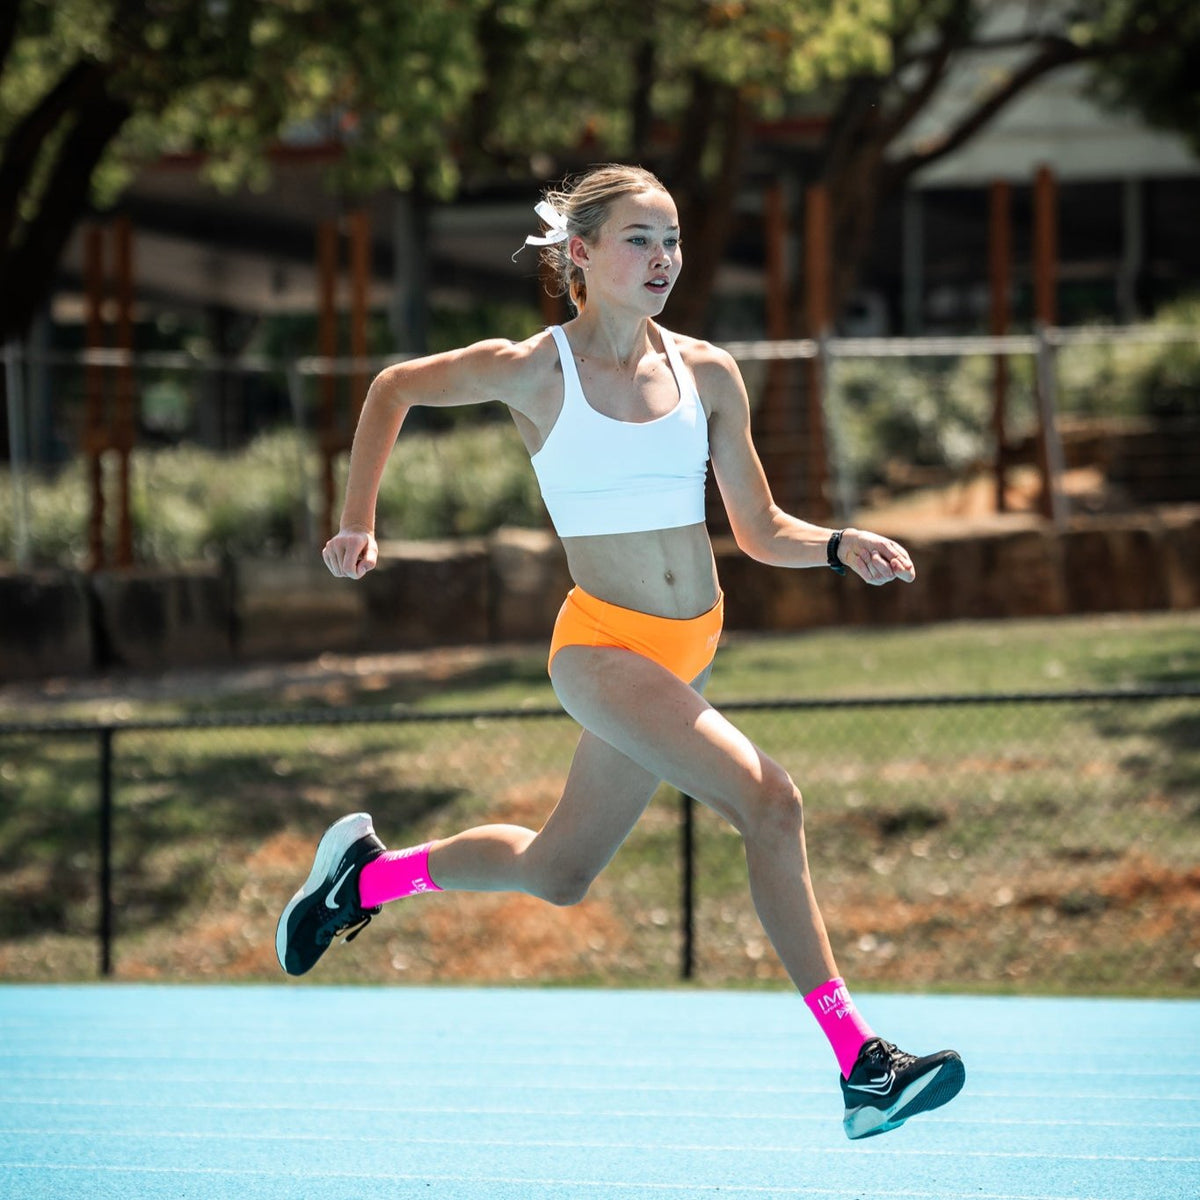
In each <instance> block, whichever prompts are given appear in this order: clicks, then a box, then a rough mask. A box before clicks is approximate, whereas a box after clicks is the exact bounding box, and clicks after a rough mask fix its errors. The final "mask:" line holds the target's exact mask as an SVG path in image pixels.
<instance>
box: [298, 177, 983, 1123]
mask: <svg viewBox="0 0 1200 1200" xmlns="http://www.w3.org/2000/svg"><path fill="white" fill-rule="evenodd" d="M536 211H537V212H538V215H539V216H541V217H542V219H543V221H544V223H545V225H546V229H545V230H544V232H543V233H542V235H540V236H536V237H531V238H529V239H527V241H528V242H529V243H532V244H535V245H539V246H543V247H544V250H543V253H544V254H545V255H546V256H547V257H548V258H549V260H550V261H551V263H552V265H553V266H554V268H555V270H556V272H557V273H558V277H559V279H560V280H561V282H562V284H563V285H564V288H565V290H566V291H567V292H568V293H569V296H570V299H571V302H572V306H573V308H574V310H575V314H576V315H575V317H574V319H572V320H570V321H568V322H567V323H566V324H565V325H563V326H561V327H558V326H555V327H553V328H551V329H549V330H546V331H545V332H542V333H539V334H536V335H535V336H533V337H531V338H529V339H528V340H526V341H523V342H518V343H513V342H509V341H505V340H501V339H495V340H490V341H482V342H478V343H476V344H475V345H472V346H467V347H465V348H463V349H459V350H454V351H451V352H448V353H445V354H436V355H432V356H430V357H427V358H423V359H418V360H415V361H410V362H404V363H400V364H398V365H396V366H391V367H388V368H387V369H385V370H384V371H382V372H381V373H380V374H379V375H378V376H377V377H376V379H375V380H374V381H373V382H372V384H371V387H370V389H369V391H368V393H367V397H366V401H365V403H364V406H363V410H362V415H361V418H360V421H359V425H358V429H357V431H356V433H355V437H354V445H353V449H352V451H351V456H350V472H349V478H348V481H347V486H346V497H345V505H344V508H343V511H342V517H341V527H340V529H339V531H338V533H337V534H336V536H334V537H333V538H331V539H330V541H329V542H328V543H327V544H326V546H325V548H324V551H323V558H324V561H325V563H326V565H327V566H328V568H329V570H330V571H331V572H332V573H333V574H334V575H335V576H339V577H342V578H346V579H361V578H362V577H363V576H364V575H365V574H366V573H367V572H368V571H370V570H371V569H372V568H373V567H374V566H375V563H376V556H377V547H376V543H375V537H374V527H375V501H376V496H377V493H378V489H379V484H380V479H381V477H382V474H383V471H384V467H385V464H386V462H387V459H388V455H389V453H390V451H391V449H392V446H393V444H394V442H395V440H396V437H397V435H398V433H399V431H400V427H401V424H402V423H403V421H404V417H405V415H406V413H407V412H408V411H409V409H411V408H413V407H414V406H416V405H433V406H448V405H460V404H484V403H487V402H491V401H500V402H501V403H503V404H505V405H507V406H508V408H509V410H510V411H511V413H512V415H513V419H514V421H515V422H516V425H517V428H518V429H519V430H520V433H521V436H522V437H523V438H524V440H525V444H526V446H527V447H528V449H529V453H530V455H531V461H532V465H533V468H534V471H535V473H536V475H537V479H538V482H539V485H540V487H541V491H542V496H543V499H544V501H545V503H546V507H547V509H548V510H549V513H550V517H551V519H552V521H553V523H554V526H555V529H556V532H557V533H558V535H559V537H560V538H561V539H562V544H563V547H564V550H565V552H566V558H567V565H568V568H569V570H570V574H571V578H572V580H573V581H574V584H575V586H574V587H573V588H572V589H571V591H570V592H569V593H568V595H567V597H566V600H565V602H564V603H563V606H562V610H561V612H560V614H559V616H558V620H557V623H556V625H555V628H554V633H553V637H552V640H551V646H550V659H549V672H550V678H551V681H552V683H553V686H554V690H555V692H556V694H557V695H558V698H559V700H560V702H561V703H562V705H563V707H564V709H566V711H567V712H568V713H569V714H570V715H571V716H572V717H573V718H574V719H575V720H576V721H577V722H578V723H579V725H580V726H581V727H582V733H581V735H580V739H579V744H578V748H577V750H576V752H575V756H574V759H573V761H572V763H571V768H570V772H569V774H568V776H567V780H566V784H565V786H564V789H563V792H562V796H561V798H560V799H559V801H558V804H557V806H556V807H555V808H554V810H553V812H552V813H551V814H550V816H549V818H548V819H547V821H546V823H545V824H544V825H543V826H542V828H541V829H540V830H532V829H525V828H522V827H519V826H514V825H483V826H480V827H478V828H475V829H468V830H466V831H464V832H462V833H458V834H456V835H454V836H453V837H448V838H444V839H441V840H438V841H434V842H430V843H428V844H426V845H423V846H418V847H414V848H411V849H407V850H400V851H392V852H388V851H385V849H384V846H383V843H382V842H380V841H379V839H378V838H377V837H376V835H375V832H374V829H373V827H372V824H371V819H370V817H369V816H368V815H367V814H365V813H354V814H351V815H349V816H347V817H344V818H342V819H341V820H340V821H338V822H337V823H335V824H334V825H333V826H332V827H331V828H330V829H329V830H328V831H327V832H326V833H325V835H324V837H322V839H321V841H320V843H319V845H318V847H317V851H316V857H315V860H314V863H313V867H312V871H311V873H310V874H309V876H308V879H307V880H306V882H305V883H304V885H303V886H302V887H301V888H300V890H299V891H298V892H297V893H296V895H295V896H294V897H293V898H292V900H291V902H290V903H289V904H288V905H287V908H286V909H285V911H284V913H283V915H282V917H281V918H280V921H279V927H278V933H277V937H276V949H277V952H278V956H279V961H280V964H281V965H282V967H283V969H284V970H285V971H286V972H288V973H289V974H291V975H301V974H303V973H304V972H306V971H308V970H309V969H310V968H311V967H312V966H313V965H314V964H315V963H316V961H317V959H318V958H320V956H321V955H322V953H324V951H325V949H326V947H328V946H329V944H330V943H331V941H332V940H333V939H334V938H335V937H339V936H341V937H345V938H347V939H349V938H352V937H354V936H355V935H356V934H357V933H358V932H359V931H360V930H361V929H362V928H363V927H364V926H365V925H366V923H367V922H368V921H370V919H371V917H372V916H373V915H375V914H377V913H378V912H379V911H380V907H381V906H382V905H383V904H385V903H387V902H389V901H393V900H398V899H401V898H403V897H406V896H411V895H414V894H416V893H418V892H433V891H519V892H525V893H527V894H529V895H533V896H538V897H541V898H542V899H544V900H547V901H549V902H550V903H552V904H560V905H566V904H577V903H578V902H579V901H580V900H582V899H583V897H584V896H585V895H586V894H587V891H588V887H589V886H590V884H591V882H592V881H593V880H594V879H595V878H596V876H597V875H598V874H599V873H600V872H601V871H602V870H603V869H604V867H605V866H606V865H607V864H608V862H609V860H610V859H611V858H612V857H613V855H614V854H615V853H616V851H617V849H618V848H619V847H620V845H621V843H622V842H623V841H624V840H625V837H626V836H627V835H628V833H629V831H630V830H631V829H632V828H633V826H634V824H635V823H636V822H637V820H638V818H639V817H640V816H641V814H642V812H643V810H644V809H645V807H646V805H647V803H648V802H649V800H650V797H651V795H652V794H653V793H654V791H655V790H656V789H657V787H658V785H659V782H660V781H661V780H666V781H667V782H669V783H670V784H672V785H673V786H674V787H676V788H678V789H679V790H680V791H681V792H684V793H685V794H687V795H690V796H694V797H695V798H696V799H697V800H700V801H702V802H703V803H705V804H707V805H708V806H709V807H711V808H712V809H713V810H715V811H716V812H717V813H719V814H720V815H721V816H722V817H724V818H725V819H726V820H727V821H729V822H730V823H731V824H732V825H733V826H734V827H735V828H736V829H737V830H738V832H739V833H740V834H741V835H742V838H743V840H744V843H745V853H746V863H747V866H748V868H749V879H750V890H751V895H752V897H753V900H754V904H755V908H756V910H757V912H758V915H759V918H760V920H761V921H762V924H763V928H764V929H765V931H766V933H767V935H768V936H769V937H770V939H771V943H772V945H773V946H774V947H775V950H776V952H777V953H778V955H779V958H780V960H781V961H782V963H783V965H784V967H785V969H786V970H787V972H788V974H789V976H790V977H791V979H792V980H793V982H794V983H795V985H796V987H797V988H798V990H799V991H800V993H801V994H802V995H803V996H804V998H805V1000H806V1002H807V1004H808V1006H809V1008H810V1009H811V1010H812V1012H813V1015H814V1016H815V1018H816V1020H817V1022H818V1023H819V1025H820V1027H821V1029H822V1031H823V1032H824V1033H825V1035H826V1037H827V1038H828V1040H829V1042H830V1045H831V1047H832V1049H833V1052H834V1054H835V1056H836V1058H837V1060H838V1064H839V1066H840V1068H841V1077H840V1078H841V1086H842V1091H843V1097H844V1100H845V1118H844V1127H845V1130H846V1133H847V1135H848V1136H849V1137H851V1138H861V1137H868V1136H871V1135H873V1134H878V1133H883V1132H886V1131H887V1130H889V1129H894V1128H896V1127H897V1126H898V1125H900V1124H902V1123H903V1122H904V1121H906V1120H907V1119H908V1118H909V1117H911V1116H914V1115H916V1114H917V1113H920V1112H925V1111H928V1110H929V1109H933V1108H936V1107H938V1106H940V1105H942V1104H945V1103H946V1102H947V1101H948V1100H950V1099H952V1098H953V1096H955V1095H956V1094H957V1092H958V1091H959V1090H960V1088H961V1087H962V1084H963V1080H964V1069H963V1065H962V1061H961V1059H960V1058H959V1056H958V1055H957V1054H956V1053H955V1052H954V1051H952V1050H944V1051H941V1052H939V1053H936V1054H932V1055H927V1056H924V1057H919V1058H918V1057H914V1056H912V1055H909V1054H905V1053H904V1052H902V1051H900V1050H898V1049H897V1048H896V1047H895V1046H893V1045H892V1044H891V1043H889V1042H886V1041H884V1040H883V1039H882V1038H879V1037H877V1036H876V1035H875V1033H874V1032H873V1030H872V1029H871V1028H870V1026H869V1025H868V1024H867V1023H866V1021H865V1020H864V1019H863V1017H862V1016H861V1015H860V1014H859V1012H858V1010H857V1008H856V1007H855V1005H854V1002H853V1000H852V999H851V997H850V995H849V992H848V991H847V989H846V985H845V984H844V982H843V981H842V979H841V977H840V975H839V973H838V969H837V965H836V963H835V962H834V957H833V953H832V951H831V949H830V944H829V939H828V937H827V936H826V932H825V925H824V922H823V920H822V918H821V913H820V910H819V909H818V907H817V901H816V898H815V896H814V893H813V887H812V882H811V880H810V877H809V869H808V860H807V855H806V851H805V840H804V824H803V820H802V806H801V797H800V792H799V790H798V789H797V787H796V785H795V783H793V781H792V780H791V778H790V777H789V776H788V774H787V772H786V771H785V770H784V769H783V768H782V767H781V766H780V765H779V764H778V763H777V762H775V761H774V760H773V759H771V758H770V757H769V756H768V755H767V754H765V753H764V752H763V751H762V750H760V749H759V748H758V747H757V746H756V745H754V744H753V743H752V742H751V741H750V740H749V739H748V738H747V737H746V736H745V735H744V734H743V733H742V732H741V731H740V730H738V729H737V728H736V727H735V726H734V725H732V724H731V723H730V722H729V721H728V720H727V719H726V718H725V717H724V716H722V715H721V713H720V712H718V711H717V710H716V709H715V708H713V707H712V705H710V704H709V703H708V702H707V701H706V700H705V699H704V696H703V690H704V686H705V684H706V682H707V680H708V676H709V671H710V669H711V665H712V659H713V655H714V653H715V651H716V648H717V642H718V640H719V638H720V634H721V623H722V596H721V589H720V586H719V584H718V580H717V573H716V569H715V564H714V558H713V551H712V547H711V545H710V542H709V536H708V531H707V529H706V526H705V520H704V515H705V514H704V486H705V476H706V472H707V466H708V463H709V462H710V461H711V463H712V469H713V472H714V475H715V478H716V482H717V485H718V487H719V489H720V494H721V498H722V500H723V502H724V505H725V508H726V511H727V513H728V515H729V522H730V527H731V529H732V532H733V534H734V536H735V538H736V541H737V544H738V546H739V547H740V548H741V550H742V551H744V552H745V553H746V554H749V555H750V556H751V557H753V558H755V559H758V560H759V561H761V562H765V563H769V564H772V565H774V566H779V567H827V566H828V567H832V568H833V569H835V570H839V571H845V570H846V569H849V570H850V571H852V572H853V573H854V574H855V575H857V576H859V577H860V578H861V579H863V580H865V581H866V582H867V583H869V584H875V585H882V584H886V583H891V582H892V581H895V580H901V581H904V582H911V581H912V580H913V578H914V577H915V571H914V568H913V564H912V561H911V559H910V558H909V556H908V553H907V552H906V551H905V549H904V548H903V547H902V546H900V545H898V544H897V543H896V542H894V541H891V540H890V539H888V538H885V537H881V536H879V535H877V534H874V533H868V532H866V531H864V530H859V529H845V530H832V529H826V528H823V527H821V526H816V525H811V524H809V523H807V522H805V521H802V520H800V519H798V518H797V517H794V516H791V515H789V514H788V513H785V512H783V511H781V510H780V509H779V508H778V507H777V506H776V504H775V503H774V501H773V499H772V496H771V492H770V489H769V487H768V484H767V480H766V477H765V475H764V473H763V470H762V467H761V465H760V462H759V459H758V455H757V453H756V452H755V448H754V445H753V442H752V441H751V435H750V406H749V402H748V398H747V395H746V389H745V386H744V384H743V382H742V378H741V375H740V373H739V371H738V368H737V365H736V364H735V362H734V361H733V359H732V358H731V357H730V356H729V355H728V354H726V353H725V352H724V351H722V350H719V349H717V348H716V347H714V346H712V345H710V344H708V343H707V342H703V341H699V340H697V339H694V338H690V337H683V336H680V335H675V334H671V333H669V332H668V331H667V330H666V329H664V328H663V327H662V326H661V325H659V324H658V323H657V321H656V318H657V316H658V315H659V313H661V312H662V309H663V306H664V305H665V304H666V301H667V297H668V296H669V295H670V294H671V290H672V288H674V287H675V285H676V282H677V280H678V278H679V270H680V265H681V262H682V255H681V251H680V236H679V218H678V216H677V212H676V207H675V203H674V201H673V200H672V198H671V196H670V194H669V193H668V192H667V190H666V188H665V187H664V186H663V185H662V183H660V182H659V180H658V179H657V178H656V177H655V176H653V175H652V174H650V173H649V172H647V171H644V170H642V169H640V168H635V167H625V166H605V167H598V168H595V169H593V170H591V171H589V172H587V173H586V174H584V175H583V176H581V177H580V178H578V179H577V180H576V181H574V183H573V184H570V185H567V186H566V187H565V188H564V189H563V190H561V191H552V192H550V193H548V194H547V196H546V198H545V199H544V200H543V202H542V203H540V204H538V205H537V209H536Z"/></svg>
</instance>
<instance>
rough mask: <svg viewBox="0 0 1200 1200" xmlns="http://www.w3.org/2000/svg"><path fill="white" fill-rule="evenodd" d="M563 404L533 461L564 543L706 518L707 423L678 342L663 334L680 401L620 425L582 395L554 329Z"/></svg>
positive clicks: (571, 359) (567, 350) (564, 343)
mask: <svg viewBox="0 0 1200 1200" xmlns="http://www.w3.org/2000/svg"><path fill="white" fill-rule="evenodd" d="M550 333H551V334H552V335H553V337H554V342H555V345H557V347H558V357H559V360H560V361H561V363H562V373H563V403H562V410H561V411H560V412H559V414H558V419H557V420H556V421H555V422H554V428H553V429H551V430H550V433H549V435H548V436H547V438H546V440H545V442H543V443H542V447H541V449H540V450H538V452H537V453H536V454H535V455H533V457H532V458H531V459H530V461H531V462H532V463H533V470H534V473H535V474H536V475H537V480H538V485H539V486H540V488H541V490H542V499H543V500H544V501H545V503H546V508H547V509H548V510H549V512H550V519H551V521H553V522H554V528H555V530H556V531H557V532H558V535H559V537H586V536H589V535H593V534H606V533H640V532H643V531H645V530H650V529H674V528H677V527H678V526H680V525H695V524H698V523H699V522H701V521H703V520H704V481H705V476H706V475H707V471H708V420H707V418H706V416H705V413H704V407H703V405H701V403H700V396H699V394H698V393H697V391H696V384H695V381H694V380H693V379H692V375H691V372H689V371H688V370H687V368H686V367H684V365H683V360H682V358H680V356H679V348H678V347H677V346H676V345H675V340H674V339H673V338H672V337H671V335H670V334H669V333H668V332H667V331H666V330H665V329H661V328H660V329H659V333H660V334H661V335H662V340H663V346H664V348H665V349H666V352H667V361H668V362H669V363H670V364H671V371H672V373H673V374H674V376H675V385H676V387H677V388H678V389H679V403H678V404H676V405H675V407H674V408H673V409H671V411H670V412H668V413H664V414H663V416H661V417H657V418H656V419H655V420H653V421H618V420H617V419H616V418H614V417H606V416H605V415H604V414H603V413H600V412H597V411H596V410H595V409H594V408H593V407H592V406H591V405H590V404H589V403H588V402H587V398H586V397H585V396H584V394H583V388H582V386H581V385H580V383H579V372H578V371H577V370H576V368H575V356H574V354H573V353H572V351H571V343H570V342H569V341H568V340H567V335H566V334H565V333H564V332H563V330H562V328H561V327H560V326H558V325H552V326H551V327H550Z"/></svg>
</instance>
